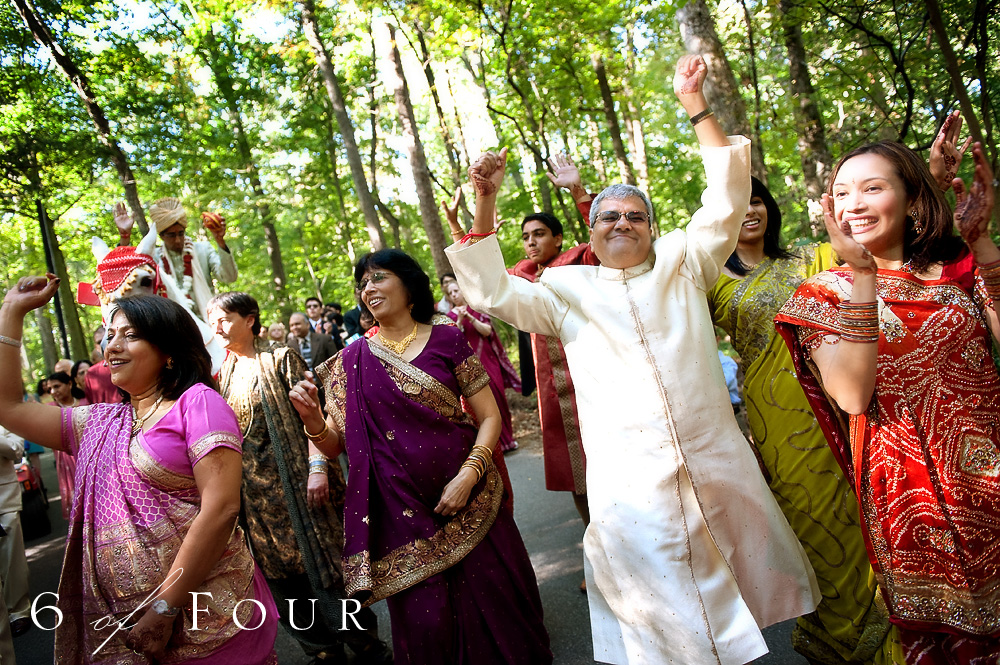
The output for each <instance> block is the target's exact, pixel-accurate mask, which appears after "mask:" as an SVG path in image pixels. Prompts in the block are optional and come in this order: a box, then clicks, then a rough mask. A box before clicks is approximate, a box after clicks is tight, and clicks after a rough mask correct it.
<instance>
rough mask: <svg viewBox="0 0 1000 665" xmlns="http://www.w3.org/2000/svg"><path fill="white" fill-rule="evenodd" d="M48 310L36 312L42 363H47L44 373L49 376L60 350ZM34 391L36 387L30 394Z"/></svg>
mask: <svg viewBox="0 0 1000 665" xmlns="http://www.w3.org/2000/svg"><path fill="white" fill-rule="evenodd" d="M46 309H48V307H39V308H38V309H36V310H35V324H36V325H37V326H38V337H39V338H40V339H41V340H42V362H44V363H45V366H44V367H43V368H42V373H43V374H45V376H48V375H49V374H50V373H51V372H52V368H53V367H54V366H55V364H56V361H57V360H59V349H58V348H57V347H56V338H55V336H54V335H53V334H52V320H51V319H50V318H49V317H47V316H45V310H46ZM87 357H89V355H88V356H87ZM34 390H35V387H34V386H31V387H30V392H32V393H33V392H34Z"/></svg>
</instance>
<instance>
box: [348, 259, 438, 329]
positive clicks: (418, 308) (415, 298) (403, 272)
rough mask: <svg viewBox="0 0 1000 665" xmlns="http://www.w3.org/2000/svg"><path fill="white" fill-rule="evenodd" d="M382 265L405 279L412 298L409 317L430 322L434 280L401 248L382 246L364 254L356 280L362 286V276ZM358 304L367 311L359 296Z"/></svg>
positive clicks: (432, 314) (404, 283) (422, 321)
mask: <svg viewBox="0 0 1000 665" xmlns="http://www.w3.org/2000/svg"><path fill="white" fill-rule="evenodd" d="M376 268H382V269H383V270H389V271H391V272H392V273H394V274H395V275H396V276H397V277H399V279H400V280H401V281H402V282H403V287H404V288H405V289H406V292H407V295H409V297H410V304H411V305H413V309H411V310H410V316H412V317H413V320H414V321H416V322H418V323H430V322H431V317H432V316H434V312H435V309H434V294H433V293H431V280H430V278H429V277H428V276H427V273H425V272H424V270H423V268H421V267H420V264H418V263H417V262H416V261H414V260H413V258H412V257H410V255H409V254H406V253H405V252H401V251H399V250H398V249H380V250H379V251H377V252H371V253H369V254H365V255H364V256H362V257H361V258H360V259H358V263H357V265H355V266H354V283H355V285H357V286H358V288H360V285H361V278H362V277H364V276H365V273H366V272H368V271H369V270H374V269H376ZM358 307H360V308H361V310H362V311H368V308H367V307H365V304H364V303H363V302H362V301H361V296H360V295H359V296H358Z"/></svg>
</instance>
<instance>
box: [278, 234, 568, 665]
mask: <svg viewBox="0 0 1000 665" xmlns="http://www.w3.org/2000/svg"><path fill="white" fill-rule="evenodd" d="M354 276H355V279H356V280H357V282H358V284H359V286H360V289H361V303H362V304H361V306H362V307H364V308H367V309H369V310H370V311H371V313H372V314H373V315H374V317H375V319H376V320H377V321H378V324H379V333H378V334H377V335H375V336H373V337H372V338H371V339H365V340H360V341H359V342H357V343H355V344H352V345H350V346H348V347H347V348H345V349H344V350H343V351H341V352H340V353H339V354H338V355H336V356H334V357H333V358H331V359H330V360H328V361H327V362H326V363H324V364H323V365H321V366H319V367H317V368H316V374H317V377H318V378H319V379H320V380H321V381H322V382H323V385H324V387H325V389H326V404H327V407H326V408H327V411H328V413H329V417H328V418H327V419H326V420H325V421H324V418H323V414H322V412H321V411H320V409H319V401H318V399H317V397H316V388H315V386H313V385H312V384H311V383H308V382H302V383H300V384H299V385H298V386H296V387H295V388H294V389H293V390H292V392H291V397H292V400H293V403H294V404H295V405H296V408H297V409H298V410H299V413H300V415H301V416H302V421H303V423H304V424H305V426H306V430H307V433H309V435H310V437H311V438H312V440H313V442H314V443H315V444H316V445H317V446H318V447H319V448H320V449H321V450H323V451H324V452H325V453H326V454H327V455H328V456H336V455H338V454H339V453H340V452H341V451H342V450H344V449H345V448H346V450H347V456H348V463H349V469H350V471H349V473H348V479H347V496H346V506H345V511H344V512H345V515H344V529H345V536H346V545H345V547H344V577H345V586H346V590H347V594H348V595H349V596H351V597H353V598H356V599H358V600H360V601H362V602H363V603H365V604H368V603H373V602H375V601H376V600H380V599H382V598H385V599H387V603H388V606H389V616H390V619H391V621H392V637H393V649H394V652H395V657H396V660H395V662H396V663H397V664H398V665H400V664H403V663H406V664H412V665H439V664H441V663H449V664H459V663H461V664H470V665H472V664H474V665H480V664H484V665H488V664H491V663H524V664H525V665H528V664H530V665H536V664H544V663H550V662H551V661H552V654H551V652H550V651H549V639H548V633H547V632H546V630H545V626H544V625H543V623H542V607H541V599H540V597H539V594H538V586H537V584H536V582H535V574H534V571H533V570H532V568H531V562H530V560H529V559H528V553H527V551H526V550H525V548H524V544H523V542H522V541H521V535H520V533H519V532H518V530H517V526H516V525H515V524H514V519H513V511H511V510H510V509H509V500H510V495H509V492H508V491H507V490H506V489H505V487H504V482H503V479H502V477H501V474H500V472H499V471H498V470H497V466H496V462H497V460H499V461H500V463H502V457H501V455H500V453H499V452H495V447H496V442H497V437H498V435H499V433H500V414H499V411H498V409H497V406H496V402H495V401H494V399H493V394H492V393H491V392H490V391H489V390H486V388H487V385H488V384H489V377H488V376H487V375H486V372H485V371H484V370H483V366H482V363H481V362H480V361H479V359H478V358H477V357H476V355H475V354H474V353H473V352H472V349H471V348H469V345H468V343H467V342H466V341H465V337H464V336H463V335H462V333H461V331H459V330H458V329H456V328H454V327H452V326H448V325H437V326H435V325H430V323H429V322H430V320H431V317H432V316H433V314H434V298H433V296H432V295H431V290H430V282H429V280H428V278H427V275H426V274H424V272H423V271H422V270H421V269H420V266H418V265H417V264H416V262H415V261H413V259H411V258H410V257H409V256H407V255H406V254H404V253H402V252H400V251H398V250H382V251H379V252H376V253H374V254H369V255H367V256H365V257H363V258H362V259H361V260H360V261H359V262H358V265H357V266H356V267H355V271H354ZM463 398H464V399H465V400H466V401H467V403H468V405H469V408H470V409H471V411H472V413H473V415H474V416H475V419H476V421H478V423H479V426H478V427H477V426H476V425H475V424H474V423H473V420H472V418H471V417H470V416H469V414H468V413H466V412H465V411H463V409H462V399H463ZM505 504H507V505H505Z"/></svg>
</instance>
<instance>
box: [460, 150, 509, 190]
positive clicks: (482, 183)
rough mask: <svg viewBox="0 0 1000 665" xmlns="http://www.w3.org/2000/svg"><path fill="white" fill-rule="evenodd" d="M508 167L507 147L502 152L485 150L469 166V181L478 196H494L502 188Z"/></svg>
mask: <svg viewBox="0 0 1000 665" xmlns="http://www.w3.org/2000/svg"><path fill="white" fill-rule="evenodd" d="M506 169H507V148H504V149H503V150H501V151H500V152H498V153H497V152H484V153H483V154H482V155H480V156H479V159H477V160H476V161H475V162H473V163H472V166H470V167H469V181H470V182H471V183H472V186H473V187H475V188H476V196H479V197H481V196H493V195H495V194H496V193H497V192H498V191H499V190H500V183H502V182H503V175H504V172H505V171H506Z"/></svg>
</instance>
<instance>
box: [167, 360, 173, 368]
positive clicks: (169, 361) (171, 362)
mask: <svg viewBox="0 0 1000 665" xmlns="http://www.w3.org/2000/svg"><path fill="white" fill-rule="evenodd" d="M173 368H174V359H173V358H167V369H173Z"/></svg>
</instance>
